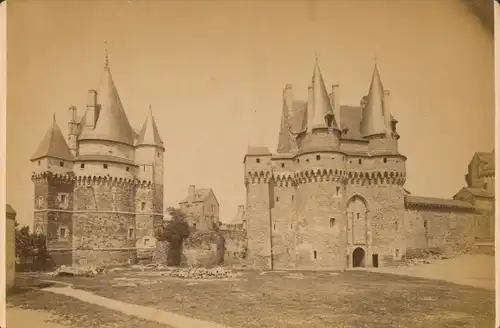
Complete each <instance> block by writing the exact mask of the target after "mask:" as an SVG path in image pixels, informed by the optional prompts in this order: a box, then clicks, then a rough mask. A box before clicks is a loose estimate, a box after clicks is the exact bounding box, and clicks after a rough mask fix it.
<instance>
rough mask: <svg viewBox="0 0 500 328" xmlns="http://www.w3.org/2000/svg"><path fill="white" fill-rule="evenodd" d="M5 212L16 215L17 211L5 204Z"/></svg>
mask: <svg viewBox="0 0 500 328" xmlns="http://www.w3.org/2000/svg"><path fill="white" fill-rule="evenodd" d="M5 212H7V214H16V211H15V210H14V209H13V208H12V206H10V204H5Z"/></svg>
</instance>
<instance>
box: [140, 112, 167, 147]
mask: <svg viewBox="0 0 500 328" xmlns="http://www.w3.org/2000/svg"><path fill="white" fill-rule="evenodd" d="M136 145H137V146H140V145H148V146H158V147H162V148H163V141H162V140H161V137H160V134H159V133H158V127H157V126H156V122H155V119H154V117H153V109H152V108H151V105H149V110H148V116H147V117H146V121H145V122H144V124H143V125H142V128H141V131H140V132H139V137H138V138H137V144H136Z"/></svg>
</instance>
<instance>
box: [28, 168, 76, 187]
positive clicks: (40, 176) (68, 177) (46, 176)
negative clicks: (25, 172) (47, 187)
mask: <svg viewBox="0 0 500 328" xmlns="http://www.w3.org/2000/svg"><path fill="white" fill-rule="evenodd" d="M74 179H75V177H74V175H73V173H72V172H68V173H66V174H63V173H52V172H50V171H46V172H40V173H33V174H32V175H31V181H33V183H35V184H39V183H47V182H58V183H60V184H72V183H73V182H74Z"/></svg>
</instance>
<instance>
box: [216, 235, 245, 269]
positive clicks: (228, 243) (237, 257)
mask: <svg viewBox="0 0 500 328" xmlns="http://www.w3.org/2000/svg"><path fill="white" fill-rule="evenodd" d="M219 231H220V232H221V233H222V236H223V237H224V241H225V252H224V266H229V267H240V266H242V264H244V263H245V261H246V256H247V255H248V254H247V253H248V252H247V243H248V241H247V233H246V231H245V230H219Z"/></svg>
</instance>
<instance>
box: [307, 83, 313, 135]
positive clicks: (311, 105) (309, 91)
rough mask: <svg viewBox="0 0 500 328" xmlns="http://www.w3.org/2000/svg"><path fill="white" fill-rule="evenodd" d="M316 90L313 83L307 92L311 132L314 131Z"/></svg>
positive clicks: (308, 127)
mask: <svg viewBox="0 0 500 328" xmlns="http://www.w3.org/2000/svg"><path fill="white" fill-rule="evenodd" d="M313 100H314V90H313V86H312V84H311V85H309V87H308V93H307V129H308V130H309V132H311V131H312V128H313V126H312V125H313V117H314V104H313Z"/></svg>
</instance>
